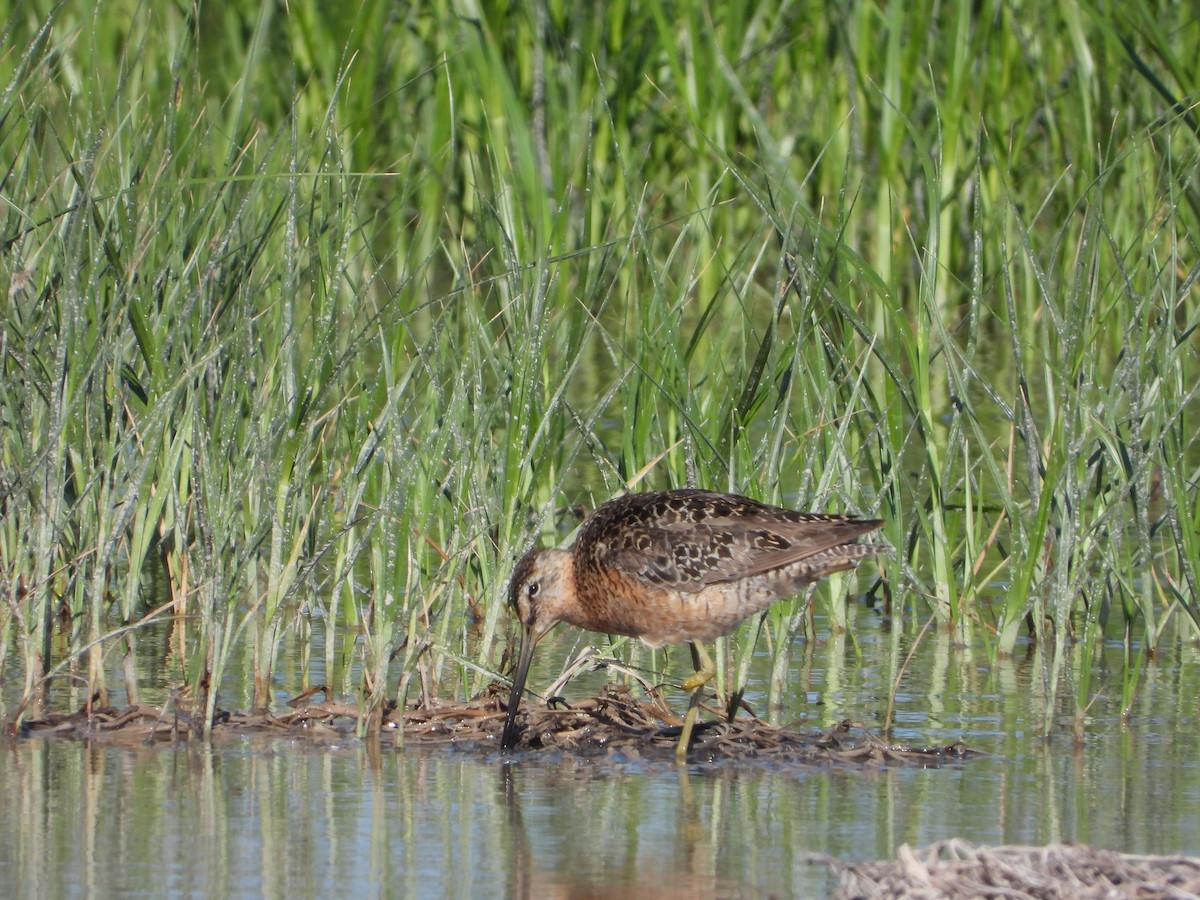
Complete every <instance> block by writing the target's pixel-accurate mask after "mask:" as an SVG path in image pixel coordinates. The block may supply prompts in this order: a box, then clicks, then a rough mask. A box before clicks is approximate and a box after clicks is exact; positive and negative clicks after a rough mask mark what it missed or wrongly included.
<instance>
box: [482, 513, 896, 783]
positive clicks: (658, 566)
mask: <svg viewBox="0 0 1200 900" xmlns="http://www.w3.org/2000/svg"><path fill="white" fill-rule="evenodd" d="M882 524H883V522H882V520H880V519H859V518H856V517H854V516H842V515H827V514H825V513H806V512H797V511H795V510H791V509H783V508H781V507H778V506H768V505H766V504H765V503H759V502H758V501H756V500H751V499H749V498H747V497H739V496H737V495H736V494H721V493H715V492H712V491H699V490H691V489H684V490H675V491H655V492H650V493H644V494H627V495H625V496H623V497H618V498H616V499H615V500H609V501H608V502H607V503H605V504H603V505H602V506H600V508H599V509H597V510H596V511H595V512H594V513H592V515H591V516H590V517H589V518H588V519H587V521H586V522H584V524H583V527H582V528H581V529H580V531H579V535H578V537H576V539H575V543H574V544H572V545H571V547H570V549H567V550H556V549H549V548H535V549H533V550H530V551H529V552H528V553H526V554H525V556H523V557H522V558H521V560H520V562H518V563H517V565H516V568H515V569H513V575H512V581H511V582H510V584H509V588H508V602H509V605H511V606H512V608H513V611H514V612H515V613H516V616H517V618H518V619H519V620H520V622H521V628H522V634H521V648H520V651H519V653H518V656H517V667H516V671H515V673H514V676H513V685H512V693H511V694H510V696H509V700H508V717H507V719H506V720H505V723H504V736H503V738H502V739H501V744H500V746H501V747H502V748H503V749H505V750H509V749H512V747H514V746H515V745H516V740H517V727H516V720H517V706H518V704H519V703H520V700H521V695H522V693H523V692H524V688H525V677H526V675H527V674H528V673H529V661H530V660H531V659H532V658H533V648H534V647H535V646H536V645H537V642H538V641H539V640H540V639H541V638H542V637H543V636H544V635H545V634H546V632H548V631H549V630H550V629H551V628H553V627H554V626H555V625H556V624H558V623H559V622H567V623H568V624H571V625H576V626H578V627H580V628H585V629H587V630H588V631H599V632H605V633H608V634H624V635H629V636H631V637H638V638H641V639H642V640H643V641H644V642H645V643H646V644H648V645H649V646H651V647H660V646H662V645H663V644H677V643H682V642H684V641H689V642H691V647H692V659H693V661H694V662H695V668H696V672H695V674H693V675H692V676H691V677H690V678H688V679H687V680H685V681H684V682H683V687H684V689H685V690H688V691H691V692H692V697H691V703H690V704H689V706H688V712H687V716H686V717H685V719H684V725H683V731H682V733H681V734H680V737H679V746H678V747H677V748H676V758H677V759H678V760H679V761H680V762H683V761H684V760H685V758H686V756H687V749H688V743H689V741H690V739H691V734H692V727H693V725H694V724H695V721H696V713H697V709H698V706H699V703H700V695H701V691H702V689H703V688H704V685H705V684H706V683H707V682H708V681H709V679H711V678H712V676H713V675H714V674H715V669H714V666H713V664H712V660H711V659H710V658H709V656H708V653H707V652H706V651H705V650H704V647H703V646H702V645H701V643H700V642H701V641H708V640H712V639H713V638H716V637H719V636H721V635H723V634H728V633H729V632H731V631H732V630H733V629H734V628H735V627H737V625H738V623H739V622H741V621H742V620H743V619H745V618H747V617H749V616H752V615H754V613H756V612H761V611H762V610H764V609H766V608H767V607H768V606H770V605H771V604H772V603H773V602H774V601H776V600H778V599H779V598H781V597H790V596H792V595H794V594H796V593H797V592H798V591H799V590H800V588H801V587H802V586H803V585H806V584H808V583H810V582H813V581H816V580H817V579H818V578H821V577H823V576H825V575H828V574H830V573H831V572H839V571H842V570H844V569H850V568H853V567H854V566H855V565H856V564H857V563H858V561H859V560H861V559H863V558H865V557H867V556H870V555H871V554H873V553H878V552H880V551H881V550H882V549H883V547H882V546H881V545H879V544H866V543H863V544H860V543H855V539H856V538H858V537H860V536H861V535H864V534H867V533H868V532H871V531H874V530H875V529H876V528H878V527H879V526H880V525H882Z"/></svg>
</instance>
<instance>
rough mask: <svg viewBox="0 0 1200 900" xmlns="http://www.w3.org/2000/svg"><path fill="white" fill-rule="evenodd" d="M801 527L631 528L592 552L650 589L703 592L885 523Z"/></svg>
mask: <svg viewBox="0 0 1200 900" xmlns="http://www.w3.org/2000/svg"><path fill="white" fill-rule="evenodd" d="M794 515H796V516H797V517H798V518H799V521H776V522H764V521H759V520H755V521H748V520H747V519H744V518H739V517H724V518H722V517H712V518H710V519H708V520H706V521H703V522H658V523H653V524H651V523H641V524H638V525H629V526H626V527H625V528H624V529H622V531H621V533H620V537H619V539H618V538H616V537H614V536H611V535H610V537H609V539H608V540H606V541H602V542H599V543H598V544H596V545H593V547H592V552H591V556H592V561H593V562H594V563H595V564H597V565H599V566H602V567H605V566H607V567H612V568H614V569H617V570H619V571H621V572H622V573H624V574H626V575H628V576H632V577H634V578H636V579H638V580H640V581H644V582H646V583H647V584H651V585H655V586H657V587H664V588H670V589H673V590H679V591H699V590H701V589H703V588H704V587H707V586H708V585H710V584H720V583H723V582H729V581H737V580H740V579H742V578H750V577H753V576H755V575H762V574H763V573H765V572H769V571H771V570H773V569H779V568H783V567H784V566H787V565H790V564H791V563H794V562H798V561H799V560H802V559H805V558H807V557H810V556H813V555H815V554H817V553H820V552H821V551H823V550H828V549H830V548H832V547H837V546H839V545H841V544H846V543H849V542H851V541H853V540H854V539H855V538H856V537H858V536H859V535H862V534H866V533H867V532H869V531H873V530H874V529H876V528H877V527H879V524H880V523H879V522H877V521H876V520H872V519H854V518H850V517H846V516H826V515H820V514H816V513H812V514H808V513H806V514H794Z"/></svg>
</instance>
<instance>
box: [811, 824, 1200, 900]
mask: <svg viewBox="0 0 1200 900" xmlns="http://www.w3.org/2000/svg"><path fill="white" fill-rule="evenodd" d="M812 861H813V862H823V863H826V864H828V865H830V866H832V867H833V869H834V870H835V871H836V872H837V873H838V881H839V884H838V890H837V892H836V893H835V894H834V896H835V897H836V898H840V900H850V898H856V900H857V898H861V900H881V898H890V897H905V898H913V900H940V898H951V897H954V898H957V897H981V898H990V897H997V898H998V897H1004V898H1016V900H1024V898H1037V900H1085V898H1095V900H1101V898H1104V900H1123V898H1138V900H1141V898H1147V900H1148V898H1151V897H1155V898H1158V897H1178V898H1184V897H1198V896H1200V859H1196V858H1193V857H1186V856H1134V855H1131V854H1127V853H1117V852H1115V851H1113V850H1103V849H1100V848H1098V847H1088V846H1085V845H1082V844H1050V845H1049V846H1046V847H1015V846H1011V847H980V846H975V845H974V844H970V843H968V842H967V841H963V840H959V839H957V838H954V839H951V840H947V841H939V842H938V843H936V844H932V845H930V846H929V847H925V848H923V849H919V850H914V849H912V848H911V847H909V846H908V845H907V844H903V845H901V846H900V848H899V849H898V850H897V851H896V858H895V859H894V860H887V861H882V862H844V861H842V860H837V859H830V858H825V857H821V858H817V857H814V858H813V860H812Z"/></svg>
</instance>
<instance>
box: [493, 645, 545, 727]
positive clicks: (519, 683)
mask: <svg viewBox="0 0 1200 900" xmlns="http://www.w3.org/2000/svg"><path fill="white" fill-rule="evenodd" d="M536 644H537V640H536V638H534V636H533V629H532V628H530V627H529V626H528V625H526V626H523V629H522V631H521V649H520V650H519V651H518V652H517V671H516V672H515V673H514V674H513V685H512V693H511V694H509V695H508V718H506V719H505V720H504V736H503V737H502V738H501V739H500V749H501V750H511V749H512V748H513V747H515V746H516V745H517V707H518V706H520V704H521V695H522V694H523V693H524V691H525V676H526V675H528V674H529V662H530V660H532V659H533V648H534V646H535V645H536Z"/></svg>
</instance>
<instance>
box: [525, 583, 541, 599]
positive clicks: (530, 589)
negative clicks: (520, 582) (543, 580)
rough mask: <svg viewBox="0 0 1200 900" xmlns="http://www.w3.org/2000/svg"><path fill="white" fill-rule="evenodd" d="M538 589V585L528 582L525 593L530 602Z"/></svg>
mask: <svg viewBox="0 0 1200 900" xmlns="http://www.w3.org/2000/svg"><path fill="white" fill-rule="evenodd" d="M539 588H540V585H539V584H538V583H537V582H536V581H531V582H529V586H528V587H527V588H525V593H526V594H528V595H529V599H531V600H532V599H533V598H534V597H536V596H537V592H538V589H539Z"/></svg>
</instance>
